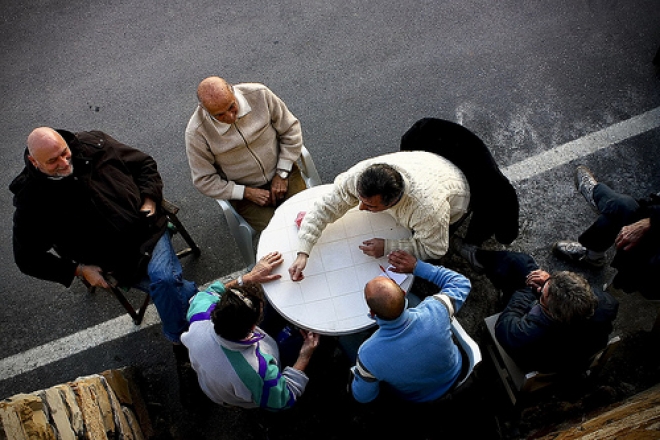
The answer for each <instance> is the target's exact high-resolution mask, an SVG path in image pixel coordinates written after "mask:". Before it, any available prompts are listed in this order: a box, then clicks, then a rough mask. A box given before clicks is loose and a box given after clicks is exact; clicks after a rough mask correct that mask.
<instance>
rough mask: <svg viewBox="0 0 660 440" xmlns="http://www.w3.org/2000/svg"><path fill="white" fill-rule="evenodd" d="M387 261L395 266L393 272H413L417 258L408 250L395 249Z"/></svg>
mask: <svg viewBox="0 0 660 440" xmlns="http://www.w3.org/2000/svg"><path fill="white" fill-rule="evenodd" d="M387 262H388V263H390V265H392V266H394V269H392V272H397V273H413V271H414V270H415V266H416V265H417V258H415V256H414V255H411V254H409V253H408V252H406V251H393V252H390V254H389V255H388V256H387Z"/></svg>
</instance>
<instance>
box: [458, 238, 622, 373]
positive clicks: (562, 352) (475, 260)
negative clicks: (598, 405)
mask: <svg viewBox="0 0 660 440" xmlns="http://www.w3.org/2000/svg"><path fill="white" fill-rule="evenodd" d="M460 254H461V255H462V256H463V257H464V258H465V259H466V260H467V261H468V262H469V263H470V264H471V265H472V266H473V267H474V268H475V269H476V270H478V271H483V272H484V273H485V274H486V276H488V278H489V279H490V280H491V281H492V283H493V285H494V286H495V287H496V288H498V289H500V290H501V291H502V294H503V298H504V299H505V300H507V299H508V303H507V305H506V307H505V308H504V310H503V311H502V313H501V314H500V316H499V318H498V319H497V322H496V324H495V337H496V338H497V341H498V342H499V343H500V345H501V346H502V347H503V348H504V350H505V351H506V352H507V354H508V355H509V356H511V358H512V359H513V360H514V361H515V362H516V363H517V364H518V366H520V368H522V369H523V370H524V371H540V372H544V373H546V372H547V373H557V372H570V371H576V372H581V371H583V370H584V368H586V367H587V366H588V363H589V360H590V359H591V357H592V356H593V355H594V354H596V353H597V352H598V351H599V350H601V349H603V348H604V347H605V346H606V345H607V342H608V340H609V335H610V333H611V332H612V328H613V327H612V323H613V321H614V319H615V318H616V315H617V312H618V309H619V303H618V301H617V300H616V299H615V298H614V297H613V296H612V295H610V294H608V293H607V292H594V290H593V289H592V288H591V286H589V283H588V282H587V280H585V279H584V277H582V276H580V275H578V274H576V273H573V272H568V271H560V272H556V273H553V274H552V275H551V274H549V273H548V272H546V271H544V270H542V269H540V268H539V266H538V264H537V263H536V261H534V259H533V258H532V257H531V256H530V255H527V254H524V253H521V252H511V251H489V250H484V249H479V248H475V247H473V246H467V245H464V246H463V248H462V250H461V252H460Z"/></svg>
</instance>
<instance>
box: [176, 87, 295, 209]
mask: <svg viewBox="0 0 660 440" xmlns="http://www.w3.org/2000/svg"><path fill="white" fill-rule="evenodd" d="M234 95H235V96H236V101H237V103H238V119H237V121H236V122H235V123H234V124H231V125H229V124H225V123H222V122H218V121H217V120H215V119H214V118H213V117H211V116H210V115H209V114H208V112H207V111H206V110H204V109H203V108H202V107H201V106H197V109H196V110H195V113H193V115H192V117H191V118H190V121H189V122H188V126H187V127H186V154H187V155H188V164H189V165H190V172H191V175H192V181H193V184H194V185H195V187H196V188H197V189H198V190H199V192H201V193H202V194H204V195H207V196H209V197H213V198H214V199H224V200H231V199H233V200H240V199H242V198H243V193H244V191H245V186H251V187H258V186H261V185H264V184H266V183H268V182H270V181H271V180H272V178H273V176H274V175H275V171H276V169H278V168H281V169H285V170H291V167H292V166H293V163H294V162H295V161H296V160H298V157H300V150H301V149H302V145H303V140H302V131H301V129H300V122H299V121H298V119H297V118H296V117H295V116H294V115H293V114H292V113H291V112H290V111H289V109H288V108H287V106H286V104H284V102H283V101H282V100H281V99H280V98H278V97H277V96H276V95H275V94H274V93H273V92H271V91H270V89H268V88H267V87H266V86H264V85H263V84H252V83H250V84H238V85H235V86H234Z"/></svg>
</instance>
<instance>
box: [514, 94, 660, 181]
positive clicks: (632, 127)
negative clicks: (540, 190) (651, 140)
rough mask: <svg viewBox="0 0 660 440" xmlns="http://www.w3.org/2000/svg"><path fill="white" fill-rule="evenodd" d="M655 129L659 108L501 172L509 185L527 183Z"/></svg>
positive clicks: (659, 122)
mask: <svg viewBox="0 0 660 440" xmlns="http://www.w3.org/2000/svg"><path fill="white" fill-rule="evenodd" d="M658 126H660V107H658V108H655V109H653V110H650V111H648V112H646V113H642V114H641V115H638V116H634V117H632V118H630V119H626V120H625V121H622V122H619V123H616V124H614V125H611V126H609V127H607V128H604V129H602V130H600V131H597V132H595V133H591V134H588V135H586V136H584V137H581V138H580V139H576V140H574V141H571V142H568V143H566V144H564V145H559V146H558V147H555V148H553V149H551V150H547V151H544V152H543V153H540V154H537V155H536V156H533V157H530V158H528V159H525V160H521V161H520V162H518V163H515V164H513V165H510V166H508V167H507V168H505V169H503V170H502V172H503V173H504V175H505V176H507V177H508V178H509V180H511V181H512V182H515V181H520V180H524V179H528V178H530V177H534V176H538V175H539V174H541V173H544V172H546V171H549V170H551V169H553V168H556V167H558V166H560V165H565V164H567V163H568V162H570V161H572V160H575V159H579V158H580V157H584V156H588V155H589V154H592V153H595V152H596V151H598V150H602V149H603V148H607V147H609V146H611V145H614V144H616V143H619V142H621V141H624V140H626V139H629V138H631V137H633V136H637V135H638V134H642V133H644V132H646V131H649V130H652V129H654V128H656V127H658Z"/></svg>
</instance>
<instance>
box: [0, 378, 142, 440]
mask: <svg viewBox="0 0 660 440" xmlns="http://www.w3.org/2000/svg"><path fill="white" fill-rule="evenodd" d="M152 435H153V429H152V427H151V422H150V420H149V416H148V414H147V410H146V406H145V404H144V401H143V399H142V397H141V395H140V392H139V390H138V388H137V386H136V384H135V381H134V380H133V375H132V374H131V372H130V371H129V370H109V371H105V372H103V373H101V374H98V375H92V376H87V377H81V378H78V379H76V380H75V381H73V382H69V383H66V384H61V385H56V386H54V387H52V388H49V389H47V390H41V391H36V392H34V393H31V394H17V395H15V396H12V397H10V398H9V399H6V400H3V401H1V402H0V439H1V440H4V439H8V440H28V439H29V440H35V439H47V440H81V439H88V440H104V439H123V440H141V439H148V438H150V437H151V436H152Z"/></svg>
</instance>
